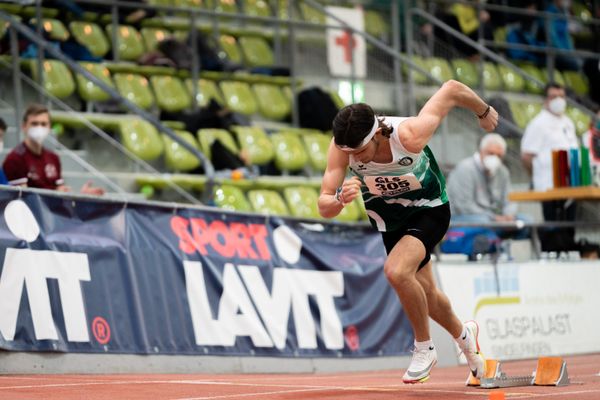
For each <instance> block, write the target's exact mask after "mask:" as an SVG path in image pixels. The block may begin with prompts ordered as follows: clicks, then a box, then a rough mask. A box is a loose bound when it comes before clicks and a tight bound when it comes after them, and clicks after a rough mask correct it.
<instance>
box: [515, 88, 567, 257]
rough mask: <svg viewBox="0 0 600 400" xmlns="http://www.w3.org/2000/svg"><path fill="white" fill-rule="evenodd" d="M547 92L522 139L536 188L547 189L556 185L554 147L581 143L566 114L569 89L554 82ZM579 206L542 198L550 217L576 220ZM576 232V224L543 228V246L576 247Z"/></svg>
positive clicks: (546, 216)
mask: <svg viewBox="0 0 600 400" xmlns="http://www.w3.org/2000/svg"><path fill="white" fill-rule="evenodd" d="M545 93H546V99H545V101H544V108H543V109H542V111H540V113H539V114H538V115H536V116H535V117H534V118H533V119H532V120H531V121H530V122H529V124H528V125H527V127H526V129H525V134H524V135H523V139H522V140H521V160H522V162H523V166H524V167H525V169H526V170H527V171H528V172H529V173H530V174H531V176H532V181H533V189H534V190H536V191H545V190H548V189H552V188H553V186H554V181H553V176H552V171H553V169H552V151H553V150H567V151H568V150H569V149H574V148H577V147H578V146H579V143H578V140H577V135H576V132H575V125H574V124H573V121H572V120H571V119H570V118H569V117H568V116H567V115H565V110H566V108H567V101H566V98H565V89H564V88H563V87H562V86H561V85H558V84H556V83H550V84H548V85H547V86H546V89H545ZM575 210H576V206H575V203H574V202H573V201H567V200H553V201H544V202H542V212H543V215H544V220H546V221H574V220H575ZM574 233H575V230H574V229H573V228H561V229H552V230H549V231H547V232H540V239H541V240H542V250H544V251H546V250H547V251H568V250H575V249H576V246H575V244H574Z"/></svg>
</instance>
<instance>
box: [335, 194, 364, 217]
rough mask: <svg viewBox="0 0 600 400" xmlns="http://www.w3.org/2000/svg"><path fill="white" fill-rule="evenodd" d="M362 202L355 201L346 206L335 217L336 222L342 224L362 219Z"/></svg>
mask: <svg viewBox="0 0 600 400" xmlns="http://www.w3.org/2000/svg"><path fill="white" fill-rule="evenodd" d="M359 201H362V200H358V199H356V200H354V201H353V202H351V203H348V204H346V206H345V207H344V208H342V211H341V212H340V213H339V214H338V215H337V217H335V218H334V219H335V220H336V221H340V222H355V221H357V220H359V219H360V218H361V210H360V206H359V205H358V202H359Z"/></svg>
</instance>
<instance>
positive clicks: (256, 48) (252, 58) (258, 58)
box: [238, 36, 274, 67]
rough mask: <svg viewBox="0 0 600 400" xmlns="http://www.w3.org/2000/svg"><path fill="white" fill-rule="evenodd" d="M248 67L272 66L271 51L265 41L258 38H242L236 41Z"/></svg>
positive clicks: (272, 57)
mask: <svg viewBox="0 0 600 400" xmlns="http://www.w3.org/2000/svg"><path fill="white" fill-rule="evenodd" d="M238 42H239V44H240V47H241V48H242V54H243V55H244V60H245V63H246V65H247V66H248V67H268V66H272V65H273V59H274V56H273V50H272V49H271V47H270V46H269V42H267V41H266V39H264V38H262V37H258V36H242V37H240V38H239V40H238Z"/></svg>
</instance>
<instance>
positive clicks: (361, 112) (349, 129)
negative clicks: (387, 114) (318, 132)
mask: <svg viewBox="0 0 600 400" xmlns="http://www.w3.org/2000/svg"><path fill="white" fill-rule="evenodd" d="M373 118H375V112H374V111H373V109H372V108H371V106H369V105H368V104H365V103H356V104H350V105H349V106H346V107H344V108H342V109H341V110H340V111H339V112H338V113H337V115H336V116H335V118H334V119H333V138H334V141H335V144H337V145H338V146H348V147H352V148H356V147H357V146H358V145H360V142H362V141H363V139H364V138H365V137H366V136H367V135H368V134H369V132H370V131H371V128H372V127H373ZM378 121H379V127H380V128H382V132H381V133H382V134H383V135H384V136H386V137H390V135H391V133H392V131H393V130H392V128H390V127H389V126H387V125H386V124H384V123H383V120H381V119H378Z"/></svg>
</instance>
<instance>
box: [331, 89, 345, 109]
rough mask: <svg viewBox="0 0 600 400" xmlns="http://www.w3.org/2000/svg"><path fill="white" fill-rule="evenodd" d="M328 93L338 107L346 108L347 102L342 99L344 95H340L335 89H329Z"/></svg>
mask: <svg viewBox="0 0 600 400" xmlns="http://www.w3.org/2000/svg"><path fill="white" fill-rule="evenodd" d="M327 93H329V97H331V100H333V103H334V104H335V106H336V107H337V108H340V109H341V108H344V107H345V106H346V103H345V102H344V99H342V97H341V96H340V94H339V93H338V92H337V91H335V90H328V91H327Z"/></svg>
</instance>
